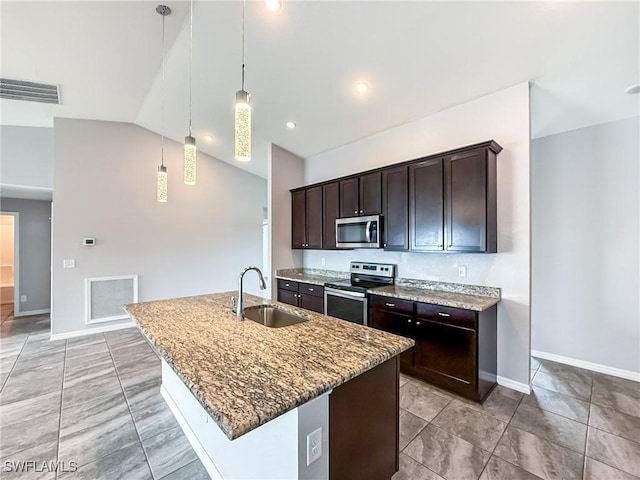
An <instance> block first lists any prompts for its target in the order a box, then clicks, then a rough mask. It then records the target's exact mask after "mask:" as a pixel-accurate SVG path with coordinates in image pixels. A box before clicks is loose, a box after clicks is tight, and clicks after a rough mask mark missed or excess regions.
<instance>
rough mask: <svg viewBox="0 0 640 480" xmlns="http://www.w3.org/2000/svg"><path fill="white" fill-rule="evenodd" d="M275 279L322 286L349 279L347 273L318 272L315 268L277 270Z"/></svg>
mask: <svg viewBox="0 0 640 480" xmlns="http://www.w3.org/2000/svg"><path fill="white" fill-rule="evenodd" d="M276 278H279V279H281V280H291V281H292V282H303V283H311V284H313V285H324V284H325V283H326V282H331V281H336V280H343V279H345V278H349V273H348V272H338V271H336V270H319V269H315V268H294V269H290V270H277V271H276Z"/></svg>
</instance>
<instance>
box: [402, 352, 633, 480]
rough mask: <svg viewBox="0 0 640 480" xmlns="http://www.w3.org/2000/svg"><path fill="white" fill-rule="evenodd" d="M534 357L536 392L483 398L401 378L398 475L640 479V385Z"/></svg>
mask: <svg viewBox="0 0 640 480" xmlns="http://www.w3.org/2000/svg"><path fill="white" fill-rule="evenodd" d="M531 362H532V365H531V366H532V368H533V369H532V371H531V378H532V380H533V392H532V393H531V395H523V394H521V393H518V392H516V391H514V390H510V389H508V388H504V387H501V386H498V387H497V388H496V389H495V390H494V391H493V392H492V393H491V394H490V395H489V397H488V398H487V400H486V401H485V402H484V404H482V405H478V404H476V403H473V402H470V401H467V400H464V399H461V398H460V397H457V396H455V395H453V394H450V393H448V392H445V391H443V390H440V389H437V388H434V387H432V386H430V385H428V384H426V383H423V382H420V381H419V380H415V379H411V378H408V377H404V376H403V377H402V378H401V380H400V384H401V387H400V407H401V410H400V448H401V454H400V471H399V472H398V473H396V475H395V476H394V477H393V480H408V479H411V480H435V479H441V478H444V479H447V480H458V479H474V480H475V479H478V478H480V479H481V480H516V479H536V478H547V479H562V480H569V479H585V480H586V479H588V480H618V479H619V480H626V479H638V478H640V383H637V382H632V381H629V380H623V379H620V378H616V377H611V376H608V375H602V374H599V373H594V372H590V371H587V370H582V369H579V368H575V367H570V366H567V365H562V364H558V363H554V362H549V361H546V360H545V361H539V360H537V359H535V358H532V359H531Z"/></svg>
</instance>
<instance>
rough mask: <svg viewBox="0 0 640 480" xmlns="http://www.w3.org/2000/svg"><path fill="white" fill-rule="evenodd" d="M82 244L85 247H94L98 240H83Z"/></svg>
mask: <svg viewBox="0 0 640 480" xmlns="http://www.w3.org/2000/svg"><path fill="white" fill-rule="evenodd" d="M82 244H83V245H84V246H85V247H93V246H94V245H95V244H96V239H95V238H83V239H82Z"/></svg>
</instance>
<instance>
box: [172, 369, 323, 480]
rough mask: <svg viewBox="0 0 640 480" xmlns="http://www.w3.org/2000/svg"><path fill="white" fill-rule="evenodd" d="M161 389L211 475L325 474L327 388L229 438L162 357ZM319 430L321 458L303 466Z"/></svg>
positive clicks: (236, 477)
mask: <svg viewBox="0 0 640 480" xmlns="http://www.w3.org/2000/svg"><path fill="white" fill-rule="evenodd" d="M161 393H162V396H163V397H164V399H165V401H166V402H167V404H168V405H169V408H170V409H171V411H172V412H173V414H174V416H175V417H176V419H177V421H178V423H179V424H180V426H181V427H182V430H183V431H184V433H185V435H186V436H187V438H188V440H189V442H190V443H191V446H192V447H193V449H194V450H195V452H196V453H197V455H198V457H199V458H200V461H201V462H202V464H203V465H204V467H205V468H206V469H207V472H208V473H209V475H210V476H211V478H213V479H216V480H218V479H221V480H222V479H226V480H230V479H233V480H240V479H251V480H255V479H267V478H268V479H274V480H275V479H316V480H317V479H328V478H329V394H330V393H331V392H327V393H325V394H323V395H321V396H319V397H317V398H315V399H313V400H311V401H309V402H307V403H305V404H304V405H301V406H300V407H298V408H295V409H293V410H290V411H288V412H286V413H284V414H283V415H280V416H279V417H276V418H274V419H273V420H271V421H270V422H268V423H265V424H264V425H261V426H260V427H258V428H256V429H254V430H251V431H250V432H248V433H246V434H244V435H242V436H240V437H238V438H236V439H235V440H229V438H228V437H227V436H226V435H225V434H224V432H223V431H222V430H221V429H220V427H219V426H218V425H217V424H216V423H215V421H214V420H213V419H212V418H211V417H210V415H209V414H208V413H207V411H206V410H205V409H204V408H203V407H202V405H201V404H200V403H199V402H198V400H197V399H196V398H195V397H194V395H193V394H192V393H191V391H190V390H189V389H188V388H187V386H186V385H185V384H184V383H183V382H182V380H181V379H180V377H178V375H176V373H175V372H174V371H173V369H172V368H171V367H170V366H169V364H168V363H167V362H166V361H165V360H164V359H163V360H162V387H161ZM318 429H321V442H320V457H319V458H317V459H316V460H315V461H313V462H312V463H311V464H310V465H307V436H308V435H309V434H311V433H313V432H315V431H316V430H318ZM315 448H317V447H315Z"/></svg>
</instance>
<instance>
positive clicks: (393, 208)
mask: <svg viewBox="0 0 640 480" xmlns="http://www.w3.org/2000/svg"><path fill="white" fill-rule="evenodd" d="M408 186H409V167H406V166H405V167H396V168H390V169H388V170H383V172H382V207H383V215H384V218H383V222H384V225H383V233H384V237H383V238H384V245H383V246H384V248H385V249H386V250H408V249H409V191H408V190H409V189H408Z"/></svg>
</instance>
